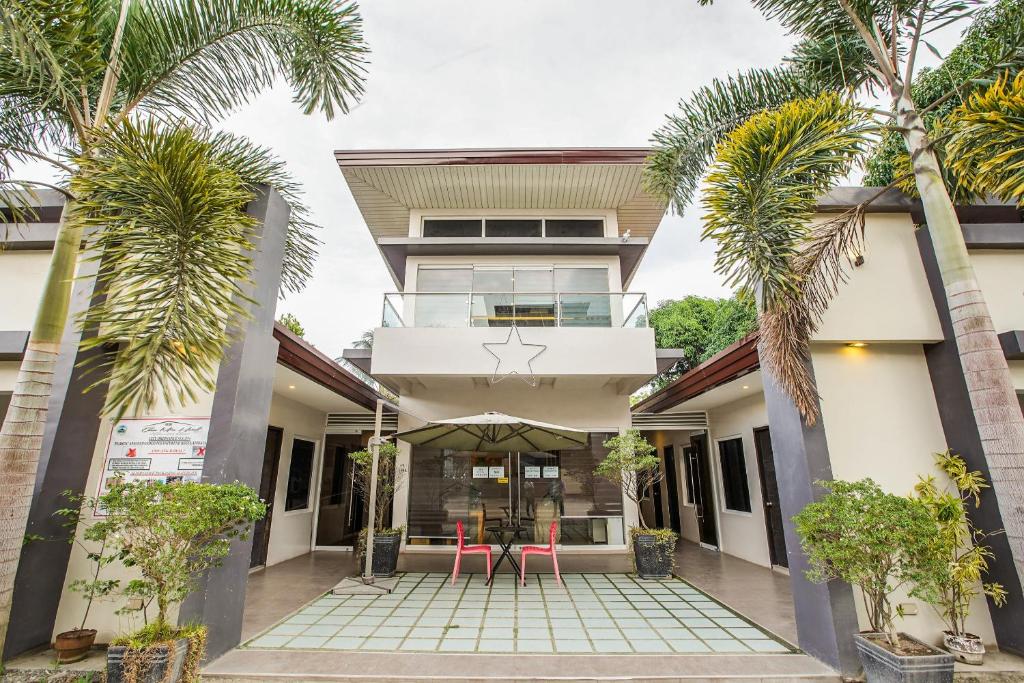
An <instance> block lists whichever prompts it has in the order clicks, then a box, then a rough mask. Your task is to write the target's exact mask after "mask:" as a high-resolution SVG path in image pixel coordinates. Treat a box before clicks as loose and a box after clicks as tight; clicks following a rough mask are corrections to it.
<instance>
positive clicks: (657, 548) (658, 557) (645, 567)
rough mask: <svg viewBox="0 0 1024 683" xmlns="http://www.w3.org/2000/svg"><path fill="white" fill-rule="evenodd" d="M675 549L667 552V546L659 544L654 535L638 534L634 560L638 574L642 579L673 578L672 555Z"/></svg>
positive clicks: (635, 538)
mask: <svg viewBox="0 0 1024 683" xmlns="http://www.w3.org/2000/svg"><path fill="white" fill-rule="evenodd" d="M674 550H675V548H669V549H668V550H667V552H666V549H665V544H664V543H659V542H658V537H657V536H654V535H653V534H636V535H635V536H633V559H634V562H635V563H636V573H637V575H638V576H639V577H640V578H641V579H667V578H668V577H670V576H672V559H673V558H672V553H673V551H674Z"/></svg>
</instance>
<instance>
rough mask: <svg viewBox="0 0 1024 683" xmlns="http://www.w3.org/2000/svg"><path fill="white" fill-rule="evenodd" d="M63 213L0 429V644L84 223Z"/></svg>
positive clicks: (69, 208) (0, 644)
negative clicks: (26, 344)
mask: <svg viewBox="0 0 1024 683" xmlns="http://www.w3.org/2000/svg"><path fill="white" fill-rule="evenodd" d="M73 210H74V209H73V206H72V204H71V203H70V202H68V203H67V204H65V205H64V210H63V212H62V213H61V219H60V226H59V228H58V233H57V242H56V244H54V249H53V256H52V258H51V260H50V270H49V272H48V273H47V276H46V284H45V286H44V287H43V294H42V297H41V299H40V301H39V308H38V310H37V311H36V320H35V323H34V326H33V328H32V333H31V335H30V336H29V340H28V346H27V347H26V349H25V357H24V359H23V360H22V362H21V368H20V370H19V371H18V380H17V384H16V385H15V387H14V393H13V394H12V396H11V402H10V406H9V408H8V411H7V416H6V418H5V419H4V423H3V427H2V428H0V481H2V482H3V486H0V648H2V647H3V644H4V643H5V642H6V640H7V629H8V626H9V625H10V619H11V601H12V599H13V597H14V578H15V576H16V575H17V573H18V562H19V560H20V559H21V548H22V545H23V544H24V539H25V528H26V526H27V524H28V513H29V508H30V507H31V505H32V493H33V490H34V489H35V484H36V474H37V469H38V467H39V455H40V451H41V449H42V445H43V430H44V428H45V427H46V417H47V410H48V405H49V402H50V394H51V393H52V392H53V373H54V370H55V367H56V365H57V355H58V353H59V351H60V341H61V337H62V336H63V334H64V326H65V324H66V321H67V317H68V309H69V307H70V301H71V287H72V281H73V279H74V275H75V265H76V263H77V262H78V252H79V249H80V246H81V242H82V227H81V224H79V223H78V222H77V221H69V220H68V219H69V216H70V214H71V212H72V211H73ZM0 651H2V650H0Z"/></svg>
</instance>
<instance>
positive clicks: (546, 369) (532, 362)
mask: <svg viewBox="0 0 1024 683" xmlns="http://www.w3.org/2000/svg"><path fill="white" fill-rule="evenodd" d="M513 326H514V327H515V328H516V330H517V331H518V333H517V334H516V333H513V330H512V329H511V328H512V327H513ZM516 354H520V358H521V360H522V363H520V364H518V365H514V364H510V361H509V355H512V356H515V355H516ZM499 358H500V361H499ZM523 363H525V365H524V364H523ZM513 367H514V368H515V371H516V373H517V374H520V375H524V374H527V373H528V374H529V375H530V376H531V384H534V383H539V385H541V386H554V384H555V383H556V382H557V383H558V386H565V387H577V388H579V389H581V390H584V391H592V390H600V389H601V388H602V387H606V388H609V389H610V390H612V391H615V392H617V393H620V394H627V393H629V392H632V391H633V390H635V389H636V388H637V387H639V386H642V385H643V384H644V382H646V381H648V380H649V379H650V378H651V377H652V376H653V375H654V374H656V372H657V364H656V358H655V350H654V330H653V329H651V328H650V327H649V326H648V316H647V298H646V296H645V295H643V294H633V293H628V294H621V293H608V292H551V293H546V292H523V293H520V292H516V293H513V292H473V293H468V292H416V293H406V294H388V295H386V296H385V298H384V315H383V320H382V327H380V328H378V329H377V330H375V332H374V343H373V354H372V357H371V373H372V374H373V376H374V377H376V378H378V379H380V380H381V381H384V382H388V383H390V384H391V385H393V386H398V387H401V388H402V390H403V391H406V390H408V389H409V388H415V387H421V388H422V387H427V388H432V387H438V388H440V387H446V388H451V389H452V390H454V391H456V394H464V393H465V391H466V388H468V387H470V386H476V387H480V386H487V385H492V384H494V383H495V382H496V381H498V380H500V379H501V378H502V375H505V374H507V373H508V372H509V370H510V368H513ZM460 378H461V379H460ZM466 380H472V384H470V385H462V384H458V382H459V381H466ZM452 382H456V383H455V384H453V383H452ZM521 384H522V383H519V382H516V381H512V382H510V383H503V384H502V385H501V386H502V387H510V389H511V390H515V388H516V387H518V388H519V389H520V390H521V389H523V388H524V387H523V386H520V385H521Z"/></svg>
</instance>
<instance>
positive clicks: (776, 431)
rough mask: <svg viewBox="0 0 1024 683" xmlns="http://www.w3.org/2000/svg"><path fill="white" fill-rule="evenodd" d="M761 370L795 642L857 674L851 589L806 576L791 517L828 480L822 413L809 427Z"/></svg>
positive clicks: (829, 467) (843, 671)
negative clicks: (820, 581) (780, 513)
mask: <svg viewBox="0 0 1024 683" xmlns="http://www.w3.org/2000/svg"><path fill="white" fill-rule="evenodd" d="M762 374H763V377H764V398H765V403H766V404H767V408H768V424H769V427H770V430H771V438H772V452H773V454H774V458H775V473H776V478H777V479H778V484H779V506H780V508H781V510H782V526H783V530H784V533H785V537H786V554H787V556H788V557H789V576H790V582H791V585H792V590H793V611H794V612H795V613H796V629H797V637H798V639H799V645H800V648H801V649H803V650H804V651H805V652H807V653H808V654H809V655H812V656H814V657H817V658H818V659H820V660H821V661H823V662H825V663H826V664H828V665H829V666H831V667H833V668H835V669H836V670H838V671H839V672H840V673H841V674H843V676H851V677H852V676H856V675H858V674H859V672H860V668H861V666H860V660H859V659H858V657H857V652H856V649H855V648H854V644H853V636H854V634H855V633H857V631H858V630H859V629H858V626H857V610H856V606H855V602H854V596H853V589H852V588H850V586H849V584H846V583H843V582H842V581H832V582H830V583H827V584H819V583H812V582H811V581H808V580H807V577H806V575H805V572H806V571H807V569H808V568H809V565H808V563H807V557H806V556H805V555H804V554H803V552H802V551H801V550H800V538H799V537H798V536H797V534H796V528H795V526H794V524H793V516H794V515H795V514H797V513H798V512H800V510H802V509H803V508H804V506H806V505H807V504H808V503H810V502H813V501H814V500H816V499H817V498H819V497H820V496H821V494H822V493H823V491H822V489H820V488H819V487H816V486H815V485H814V482H815V481H818V480H829V479H832V464H831V461H830V460H829V454H828V443H827V441H826V439H825V428H824V426H823V424H822V418H821V416H820V415H819V417H818V420H817V422H816V423H815V424H814V426H813V427H808V426H807V425H806V424H805V423H804V420H803V418H802V417H801V415H800V411H799V410H797V408H796V406H795V405H794V404H793V401H792V400H791V399H790V398H789V396H787V395H786V394H785V392H783V391H782V390H781V389H780V388H779V387H778V385H776V384H775V382H774V381H772V378H771V376H770V375H769V374H768V372H764V373H762Z"/></svg>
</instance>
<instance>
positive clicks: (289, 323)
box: [277, 313, 306, 337]
mask: <svg viewBox="0 0 1024 683" xmlns="http://www.w3.org/2000/svg"><path fill="white" fill-rule="evenodd" d="M277 322H279V323H281V324H282V325H284V326H285V327H286V328H288V330H289V331H291V333H292V334H294V335H295V336H297V337H305V336H306V328H304V327H303V326H302V323H300V322H299V319H298V318H296V317H295V316H294V315H292V314H291V313H285V314H284V315H282V316H281V317H280V318H278V319H277Z"/></svg>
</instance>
